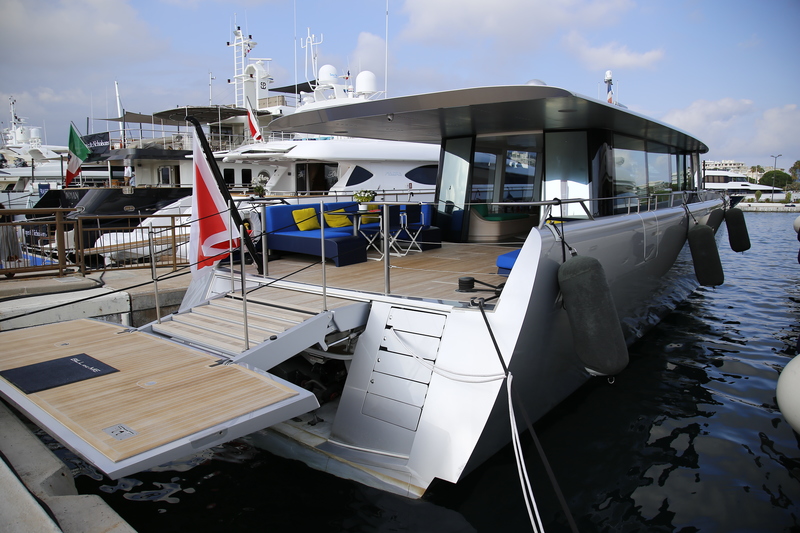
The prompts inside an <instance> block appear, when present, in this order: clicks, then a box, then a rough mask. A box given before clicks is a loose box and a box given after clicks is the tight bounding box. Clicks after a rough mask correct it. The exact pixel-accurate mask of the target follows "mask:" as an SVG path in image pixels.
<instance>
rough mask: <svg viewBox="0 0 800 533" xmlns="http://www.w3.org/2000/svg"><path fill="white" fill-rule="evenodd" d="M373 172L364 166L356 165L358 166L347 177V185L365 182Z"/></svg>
mask: <svg viewBox="0 0 800 533" xmlns="http://www.w3.org/2000/svg"><path fill="white" fill-rule="evenodd" d="M372 175H373V174H372V172H370V171H369V170H367V169H366V168H364V167H361V166H358V165H356V168H354V169H353V173H352V174H350V177H349V178H348V179H347V185H348V186H350V185H358V184H359V183H364V182H365V181H367V180H368V179H370V178H371V177H372Z"/></svg>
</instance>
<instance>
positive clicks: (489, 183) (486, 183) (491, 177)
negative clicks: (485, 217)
mask: <svg viewBox="0 0 800 533" xmlns="http://www.w3.org/2000/svg"><path fill="white" fill-rule="evenodd" d="M496 175H497V156H496V155H495V154H487V153H485V152H475V162H474V163H473V167H472V192H471V194H470V202H471V203H484V202H493V201H495V197H494V184H495V178H496Z"/></svg>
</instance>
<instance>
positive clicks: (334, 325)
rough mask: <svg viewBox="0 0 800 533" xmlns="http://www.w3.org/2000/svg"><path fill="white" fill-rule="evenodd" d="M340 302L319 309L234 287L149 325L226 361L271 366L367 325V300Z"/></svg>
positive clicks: (154, 329)
mask: <svg viewBox="0 0 800 533" xmlns="http://www.w3.org/2000/svg"><path fill="white" fill-rule="evenodd" d="M334 304H335V305H336V307H335V308H334V309H328V310H323V311H319V310H315V309H310V308H308V307H303V306H300V305H297V304H286V305H284V304H281V303H278V302H274V301H267V300H263V299H251V298H247V300H245V299H243V298H242V297H241V294H240V293H230V294H227V295H224V296H222V297H218V298H214V299H211V300H209V301H208V302H206V303H204V304H201V305H198V306H195V307H192V308H191V309H189V310H188V311H186V312H181V313H176V314H173V315H170V316H168V317H166V318H164V319H162V320H161V321H159V322H156V323H152V324H150V325H148V326H146V329H149V330H150V331H151V332H152V333H153V334H156V335H160V336H163V337H168V338H170V339H171V340H173V341H177V342H181V343H184V344H187V345H190V346H194V347H196V348H199V349H201V350H204V351H207V352H209V353H212V354H214V355H217V356H219V357H220V358H221V359H223V360H225V362H229V363H244V364H248V365H252V366H254V367H256V368H259V369H261V370H264V371H268V370H269V369H271V368H273V367H274V366H276V365H278V364H280V363H282V362H283V361H285V360H287V359H289V358H291V357H293V356H294V355H297V354H298V353H300V352H301V351H303V350H305V349H307V348H310V347H312V346H315V345H319V347H320V348H321V349H322V350H327V349H328V339H330V338H331V336H336V335H337V334H339V333H345V332H348V331H351V330H354V329H358V328H361V327H363V326H365V325H366V323H367V318H368V315H369V304H368V303H367V302H353V301H344V300H342V301H336V302H334ZM245 317H246V324H247V336H245Z"/></svg>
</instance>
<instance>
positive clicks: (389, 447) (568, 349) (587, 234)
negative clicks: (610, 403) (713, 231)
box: [252, 201, 719, 497]
mask: <svg viewBox="0 0 800 533" xmlns="http://www.w3.org/2000/svg"><path fill="white" fill-rule="evenodd" d="M718 206H719V201H708V202H702V203H696V204H690V205H689V207H690V209H691V212H692V216H693V217H694V218H695V219H698V220H703V217H705V216H706V215H707V214H708V213H709V212H710V211H711V210H712V209H713V208H716V207H718ZM689 223H690V220H689V217H688V216H687V214H686V211H685V210H684V208H683V207H678V208H672V209H662V210H658V211H654V212H649V213H641V214H634V215H627V216H612V217H606V218H602V219H597V220H593V221H588V220H587V221H585V222H579V221H573V222H571V223H569V224H568V225H566V230H565V231H566V239H565V240H566V242H567V244H568V245H569V246H571V247H572V248H574V249H575V250H577V252H578V254H579V255H589V256H592V257H595V258H597V259H598V260H600V262H601V263H602V265H603V268H604V269H605V272H606V275H607V278H608V282H609V286H610V288H611V291H612V293H613V298H614V302H615V305H616V308H617V309H616V310H617V313H618V316H619V318H620V322H621V326H622V328H623V331H624V334H625V337H626V341H627V343H628V344H630V343H632V342H634V341H635V340H636V339H638V338H639V337H641V335H643V333H644V332H645V331H646V330H647V329H648V328H649V327H650V326H652V325H654V324H655V323H657V322H658V320H659V319H660V318H661V315H663V314H665V313H666V312H668V311H669V310H670V309H671V308H674V306H675V305H676V304H677V302H679V301H680V300H681V299H683V298H685V297H686V296H687V294H688V292H689V291H690V290H692V289H693V288H694V287H696V285H697V283H696V282H694V281H693V278H692V276H691V272H690V271H689V272H683V273H680V275H681V276H683V277H684V278H686V279H683V280H681V279H678V277H679V276H678V273H670V274H668V271H669V270H670V268H671V267H672V266H673V264H674V263H675V260H676V258H677V257H678V254H679V253H680V252H681V250H682V248H683V246H684V243H685V242H686V232H687V230H688V227H689ZM566 254H567V257H569V252H566ZM563 257H564V256H563V253H562V244H561V241H560V240H559V239H558V238H557V237H556V233H554V232H552V231H550V230H549V229H547V228H544V229H540V230H534V231H532V232H531V233H530V235H529V236H528V238H527V240H526V242H525V244H524V246H523V248H522V251H521V253H520V255H519V257H518V259H517V262H516V264H515V266H514V268H513V270H512V271H511V274H510V275H509V277H508V282H507V283H506V285H505V288H504V290H503V292H502V295H501V297H500V298H499V300H498V301H497V302H496V304H495V305H494V306H493V307H492V306H487V313H486V314H487V319H488V322H489V325H490V326H491V329H492V333H493V335H494V338H495V339H496V341H497V344H498V347H499V349H500V351H501V353H502V355H503V359H504V361H505V363H506V365H507V366H508V369H509V371H510V372H511V374H512V375H513V376H514V378H513V383H514V388H515V389H516V392H517V393H518V394H519V397H520V398H521V400H522V402H523V403H524V405H525V410H526V411H527V415H528V417H529V418H530V420H531V421H536V420H538V419H539V418H540V417H542V416H543V415H544V414H546V413H547V412H548V411H549V410H550V409H552V408H553V407H554V406H556V405H557V404H558V403H559V402H561V401H562V400H563V399H565V398H566V397H567V396H569V395H570V394H571V393H572V392H574V391H575V390H576V389H577V388H579V387H580V386H581V385H582V384H583V383H585V382H586V381H587V380H588V379H589V378H590V374H589V373H588V372H587V371H586V369H585V368H584V365H583V364H582V363H581V361H580V360H579V359H578V357H577V356H576V355H575V350H574V347H573V342H572V333H571V327H570V324H569V321H568V318H567V314H566V312H565V311H564V309H563V308H562V305H561V300H560V293H559V285H558V281H557V272H558V268H559V266H560V265H561V264H562V263H563V260H564V259H563ZM687 274H688V277H687ZM353 292H354V293H355V292H356V291H353ZM345 293H346V291H342V292H340V294H345ZM354 296H360V297H363V293H360V294H354ZM415 356H416V357H415ZM417 357H418V358H419V359H422V360H423V362H427V363H428V365H432V366H435V371H433V372H432V371H431V370H429V369H428V368H425V367H426V365H425V364H422V363H421V362H420V361H419V359H417ZM502 372H503V368H502V366H501V364H500V362H499V359H498V355H497V353H496V350H495V347H494V344H493V342H492V337H491V336H490V334H489V331H488V329H487V326H486V324H485V322H484V319H483V317H482V315H481V312H480V310H479V309H478V308H477V307H464V306H463V305H458V304H449V303H447V302H442V301H426V300H418V299H405V298H392V297H375V298H372V300H371V307H370V314H369V319H368V322H367V325H366V329H365V330H364V332H363V333H362V334H361V336H360V337H359V341H358V344H357V346H356V349H355V352H354V354H353V359H352V362H351V363H350V367H349V371H348V377H347V381H346V384H345V388H344V391H343V393H342V396H341V399H340V400H339V401H338V403H336V404H333V405H332V404H327V405H325V406H323V408H322V409H321V410H320V412H318V413H316V414H315V415H313V416H312V415H310V414H309V415H304V416H303V417H300V419H299V421H298V420H295V421H287V422H284V423H282V424H278V425H276V426H274V427H272V428H269V429H266V430H264V431H261V432H258V433H256V434H254V435H253V436H252V438H253V439H254V441H255V442H256V443H257V444H258V445H259V446H261V447H264V448H266V449H268V450H270V451H272V452H273V453H277V454H279V455H283V456H287V457H292V458H297V459H300V460H302V461H304V462H306V463H307V464H309V466H311V467H313V468H317V469H320V470H323V471H327V472H330V473H332V474H334V475H337V476H340V477H346V478H350V479H354V480H357V481H359V482H361V483H365V484H367V485H371V486H375V487H377V488H381V489H382V490H389V491H391V492H396V493H399V494H402V495H405V496H410V497H419V496H420V495H422V494H423V493H424V491H425V490H426V489H427V487H428V486H429V484H430V483H431V482H432V481H433V480H434V479H435V478H439V479H443V480H446V481H450V482H457V481H458V480H459V479H461V478H462V477H463V476H464V475H466V474H467V473H468V472H469V471H470V470H472V469H473V468H474V467H476V466H478V465H479V464H481V463H482V462H483V461H484V460H486V459H487V458H488V457H490V456H491V455H492V454H494V453H496V452H497V451H498V450H499V449H500V448H501V447H502V446H504V445H505V444H507V443H508V442H509V441H510V438H511V437H510V435H511V434H510V428H509V418H508V404H507V397H506V390H505V382H504V380H503V379H501V378H500V377H499V376H502ZM334 405H335V408H334ZM319 418H321V419H322V421H319V420H318V419H319ZM312 419H314V423H315V425H314V426H310V425H308V422H309V421H312ZM517 419H518V420H522V417H521V416H517Z"/></svg>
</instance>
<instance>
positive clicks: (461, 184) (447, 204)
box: [436, 137, 473, 242]
mask: <svg viewBox="0 0 800 533" xmlns="http://www.w3.org/2000/svg"><path fill="white" fill-rule="evenodd" d="M472 146H473V139H472V137H459V138H456V139H445V141H444V143H443V144H442V153H443V155H442V179H441V181H440V183H439V190H438V191H437V193H436V201H437V204H436V212H437V224H436V225H437V226H439V227H440V228H441V229H442V238H444V239H445V240H451V241H456V242H459V241H461V240H462V239H463V238H465V236H462V230H463V229H464V207H465V205H466V203H467V202H468V199H467V182H468V179H469V171H470V156H471V153H472Z"/></svg>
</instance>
